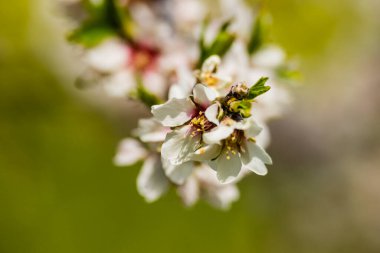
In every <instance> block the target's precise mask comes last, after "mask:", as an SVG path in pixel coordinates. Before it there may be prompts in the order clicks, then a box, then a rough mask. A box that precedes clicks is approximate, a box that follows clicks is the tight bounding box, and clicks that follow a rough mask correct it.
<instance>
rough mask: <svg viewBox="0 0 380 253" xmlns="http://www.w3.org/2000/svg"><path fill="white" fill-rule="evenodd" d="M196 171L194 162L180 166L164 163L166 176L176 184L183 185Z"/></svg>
mask: <svg viewBox="0 0 380 253" xmlns="http://www.w3.org/2000/svg"><path fill="white" fill-rule="evenodd" d="M193 169H194V163H193V162H185V163H182V164H179V165H173V164H171V163H170V162H164V171H165V174H166V176H167V177H168V178H169V179H170V180H171V181H172V182H173V183H175V184H179V185H182V184H183V183H184V182H185V181H186V179H187V178H188V177H189V176H190V175H191V173H192V172H193Z"/></svg>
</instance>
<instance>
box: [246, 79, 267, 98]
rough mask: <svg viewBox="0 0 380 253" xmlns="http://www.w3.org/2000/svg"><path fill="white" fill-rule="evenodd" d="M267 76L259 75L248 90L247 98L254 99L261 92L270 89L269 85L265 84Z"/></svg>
mask: <svg viewBox="0 0 380 253" xmlns="http://www.w3.org/2000/svg"><path fill="white" fill-rule="evenodd" d="M268 79H269V78H268V77H261V78H260V79H259V80H258V81H257V82H256V83H255V84H254V85H253V86H252V87H251V88H250V89H249V91H248V96H247V98H248V99H254V98H256V97H257V96H260V95H261V94H264V93H265V92H267V91H268V90H270V87H269V86H265V83H266V82H267V81H268Z"/></svg>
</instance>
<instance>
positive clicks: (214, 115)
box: [205, 104, 220, 125]
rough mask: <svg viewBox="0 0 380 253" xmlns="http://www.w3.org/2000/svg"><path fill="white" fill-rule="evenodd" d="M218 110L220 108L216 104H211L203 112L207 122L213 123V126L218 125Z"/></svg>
mask: <svg viewBox="0 0 380 253" xmlns="http://www.w3.org/2000/svg"><path fill="white" fill-rule="evenodd" d="M219 109H220V107H219V105H218V104H212V105H210V106H209V107H208V108H207V109H206V111H205V116H206V118H207V119H208V121H210V122H212V123H214V124H215V125H219V120H218V114H219Z"/></svg>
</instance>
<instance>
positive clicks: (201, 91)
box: [193, 83, 217, 107]
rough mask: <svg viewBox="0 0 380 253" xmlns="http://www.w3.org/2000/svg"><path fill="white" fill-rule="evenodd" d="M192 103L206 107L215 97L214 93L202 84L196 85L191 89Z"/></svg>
mask: <svg viewBox="0 0 380 253" xmlns="http://www.w3.org/2000/svg"><path fill="white" fill-rule="evenodd" d="M193 95H194V101H195V103H197V104H199V105H201V106H205V107H206V106H208V105H210V104H211V102H212V101H214V100H215V98H216V97H217V94H216V91H215V90H213V89H211V88H208V87H206V86H205V85H203V84H199V83H198V84H196V85H195V87H194V89H193Z"/></svg>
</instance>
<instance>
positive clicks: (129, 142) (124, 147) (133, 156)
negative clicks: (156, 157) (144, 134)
mask: <svg viewBox="0 0 380 253" xmlns="http://www.w3.org/2000/svg"><path fill="white" fill-rule="evenodd" d="M146 155H147V151H146V150H145V149H144V148H143V147H142V146H141V144H140V142H138V141H136V140H135V139H132V138H126V139H124V140H122V141H121V142H120V144H119V147H118V150H117V153H116V155H115V157H114V159H113V162H114V164H115V165H117V166H129V165H132V164H135V163H136V162H138V161H140V160H142V159H144V158H145V156H146Z"/></svg>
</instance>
